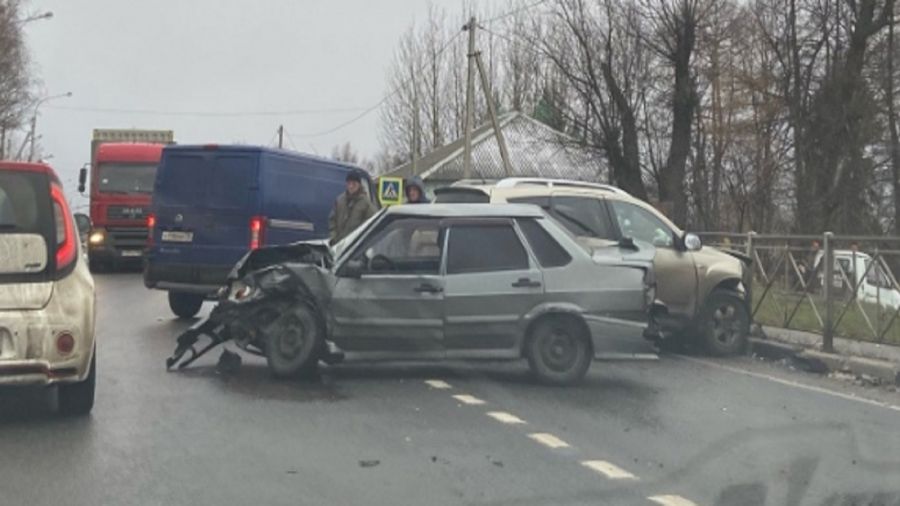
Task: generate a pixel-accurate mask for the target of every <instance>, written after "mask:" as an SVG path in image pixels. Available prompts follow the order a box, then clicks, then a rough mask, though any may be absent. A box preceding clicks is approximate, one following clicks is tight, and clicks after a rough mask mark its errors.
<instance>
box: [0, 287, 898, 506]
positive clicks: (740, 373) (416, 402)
mask: <svg viewBox="0 0 900 506" xmlns="http://www.w3.org/2000/svg"><path fill="white" fill-rule="evenodd" d="M97 282H98V299H99V307H100V308H101V312H100V314H99V317H98V329H99V336H98V339H99V341H98V343H99V344H98V346H99V348H98V390H97V395H98V397H97V402H96V406H95V408H94V411H93V413H92V415H91V416H90V417H87V418H83V419H68V420H67V419H58V418H57V417H55V415H53V413H52V405H53V395H52V392H48V391H45V390H28V391H21V390H16V391H6V390H4V391H0V504H2V505H4V506H5V505H19V504H22V505H39V504H73V505H81V504H134V505H173V504H175V505H179V504H191V505H226V504H227V505H230V504H235V505H246V504H258V505H264V504H265V505H282V504H283V505H297V504H310V505H324V504H374V505H381V504H384V505H402V504H435V505H442V504H487V505H507V504H508V505H513V504H515V505H532V504H533V505H549V504H565V505H569V504H573V505H574V504H594V505H596V504H650V505H652V504H664V505H690V504H696V505H698V506H703V505H787V504H829V505H844V504H848V505H849V504H858V505H863V504H864V505H870V504H871V505H875V504H879V505H880V504H885V505H900V407H898V406H900V396H898V394H896V393H891V392H886V391H881V390H872V389H863V388H858V387H855V386H852V385H846V384H843V383H840V382H837V381H835V380H831V379H828V378H819V377H815V376H810V375H807V374H802V373H794V372H791V371H787V370H784V369H783V368H780V367H777V366H774V365H772V364H765V363H759V362H757V361H754V360H753V359H750V358H738V359H730V360H712V359H707V358H701V357H681V356H662V357H660V359H659V360H640V361H598V362H595V363H594V365H593V367H592V368H591V372H590V374H589V376H588V378H587V380H586V381H585V382H584V383H583V384H582V385H579V386H577V387H572V388H551V387H544V386H540V385H537V384H535V383H534V382H533V381H532V380H531V378H530V376H529V375H528V371H527V367H526V366H525V364H524V363H523V364H510V363H507V364H495V363H469V364H466V363H448V364H396V363H394V364H369V363H353V362H348V363H345V364H342V365H340V366H336V367H331V368H327V369H325V370H324V372H323V374H322V378H321V380H319V381H316V382H303V381H295V382H281V381H276V380H273V379H272V378H270V376H269V375H268V373H267V371H266V368H265V364H264V361H262V360H261V359H258V358H254V357H247V356H244V363H243V366H242V367H241V369H240V370H239V371H238V372H237V373H236V374H234V375H225V374H220V373H219V372H217V371H216V368H215V362H216V359H217V358H218V352H214V353H211V354H210V355H209V356H207V357H204V358H203V359H201V360H200V361H198V362H197V364H196V365H195V366H193V367H191V368H190V369H188V370H185V371H182V372H178V373H167V372H166V371H165V370H164V366H163V362H164V359H165V357H166V356H168V354H169V353H170V352H171V351H172V348H173V345H174V341H173V339H174V336H175V335H176V334H177V333H178V332H179V331H180V330H181V329H183V328H184V327H185V326H186V325H187V323H184V322H179V321H176V320H174V319H173V318H172V316H171V315H170V313H169V310H168V307H167V304H166V300H165V294H164V293H162V292H150V291H147V290H145V289H144V288H143V286H142V284H141V281H140V277H139V276H138V275H134V274H119V275H104V276H98V277H97ZM206 309H207V310H208V308H206ZM628 351H634V350H628Z"/></svg>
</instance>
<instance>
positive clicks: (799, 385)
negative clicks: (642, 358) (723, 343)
mask: <svg viewBox="0 0 900 506" xmlns="http://www.w3.org/2000/svg"><path fill="white" fill-rule="evenodd" d="M680 358H681V359H683V360H687V361H689V362H696V363H698V364H703V365H705V366H707V367H714V368H716V369H722V370H724V371H729V372H733V373H737V374H743V375H744V376H750V377H751V378H759V379H765V380H769V381H772V382H774V383H779V384H781V385H787V386H790V387H796V388H800V389H803V390H808V391H810V392H817V393H820V394H825V395H830V396H832V397H837V398H839V399H844V400H848V401H856V402H861V403H863V404H868V405H870V406H878V407H881V408H886V409H890V410H893V411H900V406H897V405H894V404H889V403H887V402H882V401H876V400H875V399H869V398H867V397H859V396H856V395H852V394H845V393H841V392H835V391H834V390H829V389H827V388H822V387H817V386H815V385H807V384H806V383H801V382H799V381H793V380H788V379H784V378H779V377H777V376H770V375H768V374H763V373H759V372H753V371H747V370H744V369H740V368H738V367H732V366H730V365H725V364H717V363H715V362H710V361H708V360H704V359H700V358H694V357H685V356H680Z"/></svg>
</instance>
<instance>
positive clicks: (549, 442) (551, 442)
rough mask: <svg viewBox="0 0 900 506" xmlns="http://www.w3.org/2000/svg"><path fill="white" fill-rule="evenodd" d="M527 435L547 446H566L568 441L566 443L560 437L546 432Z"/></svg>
mask: <svg viewBox="0 0 900 506" xmlns="http://www.w3.org/2000/svg"><path fill="white" fill-rule="evenodd" d="M528 437H530V438H531V439H534V440H535V441H537V442H538V443H541V444H542V445H544V446H546V447H549V448H568V447H569V443H566V442H565V441H563V440H562V439H560V438H558V437H556V436H554V435H553V434H547V433H546V432H536V433H534V434H529V435H528Z"/></svg>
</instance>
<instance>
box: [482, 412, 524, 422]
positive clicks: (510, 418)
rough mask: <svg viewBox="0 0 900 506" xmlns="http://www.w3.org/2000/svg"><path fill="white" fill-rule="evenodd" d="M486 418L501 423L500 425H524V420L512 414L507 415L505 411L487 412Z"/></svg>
mask: <svg viewBox="0 0 900 506" xmlns="http://www.w3.org/2000/svg"><path fill="white" fill-rule="evenodd" d="M487 416H489V417H491V418H493V419H494V420H497V421H498V422H502V423H509V424H524V423H525V420H522V419H521V418H519V417H518V416H516V415H514V414H512V413H507V412H505V411H489V412H488V414H487Z"/></svg>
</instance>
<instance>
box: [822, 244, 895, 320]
mask: <svg viewBox="0 0 900 506" xmlns="http://www.w3.org/2000/svg"><path fill="white" fill-rule="evenodd" d="M872 262H875V265H872V266H871V268H870V267H869V266H870V265H871V264H872ZM841 271H843V274H842V272H841ZM845 276H846V277H845ZM891 280H892V277H891V275H890V274H889V273H888V272H887V271H886V270H885V269H884V266H883V265H882V264H881V262H880V261H875V260H873V259H872V256H871V255H869V254H867V253H862V252H860V251H853V250H835V252H834V278H833V283H832V286H833V287H834V288H836V289H839V290H841V292H840V293H843V294H845V295H848V296H849V292H850V291H851V290H852V289H853V286H852V285H850V284H849V283H857V284H858V285H859V288H858V289H857V292H856V293H857V297H858V299H859V300H860V301H861V302H865V303H867V304H873V305H877V306H881V307H882V308H885V309H898V308H900V291H898V290H897V289H896V288H895V287H894V284H893V283H892V281H891ZM848 281H849V283H848Z"/></svg>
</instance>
